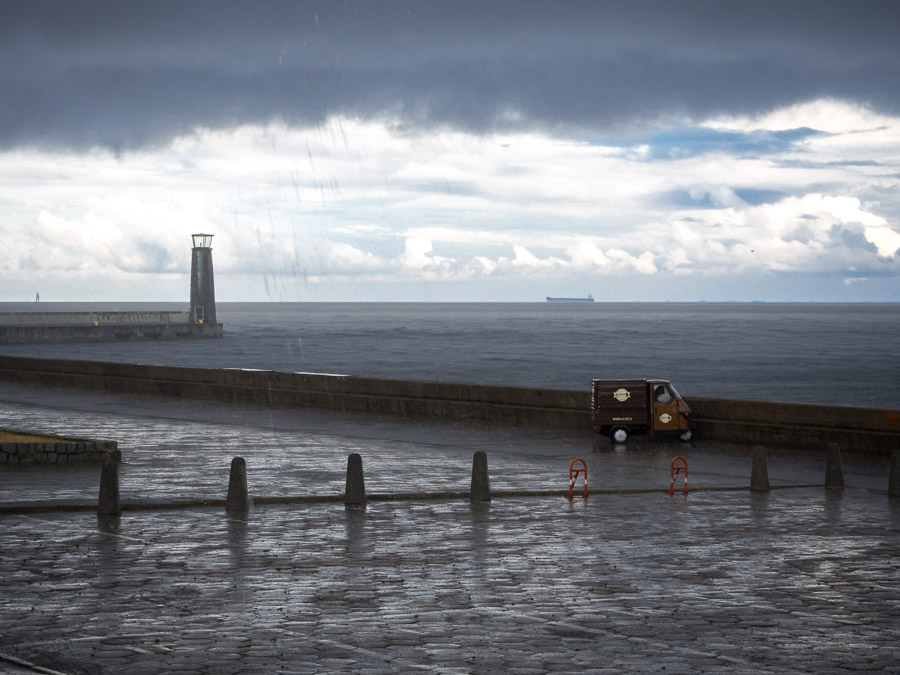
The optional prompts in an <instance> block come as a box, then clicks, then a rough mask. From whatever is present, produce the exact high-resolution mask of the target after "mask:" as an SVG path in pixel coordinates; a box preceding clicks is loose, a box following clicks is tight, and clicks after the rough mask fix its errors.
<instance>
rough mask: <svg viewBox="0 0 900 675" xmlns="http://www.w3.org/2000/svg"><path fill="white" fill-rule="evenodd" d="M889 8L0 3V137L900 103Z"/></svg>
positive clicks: (629, 122) (135, 141) (509, 123)
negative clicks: (335, 118) (339, 120)
mask: <svg viewBox="0 0 900 675" xmlns="http://www.w3.org/2000/svg"><path fill="white" fill-rule="evenodd" d="M898 17H900V3H897V2H894V1H893V0H890V1H887V2H881V1H869V2H862V3H857V2H833V1H832V2H829V1H826V0H813V1H805V0H804V1H802V2H801V1H794V2H792V1H790V0H786V1H782V2H779V3H769V2H756V1H754V2H720V1H719V0H715V1H702V2H698V1H689V2H677V1H663V2H647V1H643V2H641V1H630V2H624V1H623V2H551V1H549V0H548V1H546V2H521V1H515V2H484V1H479V2H440V3H437V2H352V1H349V2H322V3H308V2H255V3H248V2H220V1H216V2H189V1H181V0H179V1H178V2H165V1H159V0H156V1H153V2H121V1H119V0H114V1H108V2H89V1H78V0H74V1H71V2H40V1H37V2H36V1H24V2H20V1H17V0H6V1H5V2H3V3H0V147H11V146H16V145H23V144H26V145H27V144H39V145H51V146H52V145H61V146H69V147H90V146H94V145H102V146H108V147H112V148H128V147H136V146H142V145H148V144H154V143H157V142H164V141H166V140H168V139H169V138H171V137H172V136H173V135H175V134H178V133H182V132H185V131H190V130H191V129H194V128H196V127H228V126H232V125H235V124H239V123H242V122H269V121H285V122H287V123H290V124H295V125H309V124H315V123H317V122H320V121H322V120H323V119H325V118H326V117H328V116H329V115H332V114H336V113H340V114H347V115H353V116H360V117H363V118H378V117H389V118H391V119H396V120H398V121H399V123H400V124H401V125H407V126H410V127H421V126H425V127H428V126H437V125H448V126H453V127H457V128H462V129H467V130H473V131H486V130H493V129H502V128H563V129H572V130H579V129H580V130H591V131H594V132H598V131H600V132H603V133H622V132H629V131H632V130H636V129H641V127H642V126H644V125H648V124H649V125H651V126H652V125H653V124H654V123H659V122H671V121H672V120H676V121H682V122H684V121H689V120H691V119H699V118H702V117H704V116H706V115H710V114H715V113H753V112H762V111H766V110H769V109H771V108H773V107H776V106H780V105H785V104H790V103H793V102H797V101H804V100H809V99H811V98H815V97H820V96H830V97H838V98H847V99H852V100H857V101H860V102H864V103H866V104H868V105H871V106H873V107H875V108H876V109H878V110H882V111H885V112H889V113H898V112H900V89H898V87H897V86H896V83H897V82H898V81H900V40H897V39H896V32H897V28H898V26H900V21H898Z"/></svg>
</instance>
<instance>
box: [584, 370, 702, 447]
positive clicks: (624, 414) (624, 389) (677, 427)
mask: <svg viewBox="0 0 900 675" xmlns="http://www.w3.org/2000/svg"><path fill="white" fill-rule="evenodd" d="M591 417H592V419H593V423H594V431H596V432H597V433H599V434H602V435H604V436H608V437H609V438H610V439H612V441H613V442H615V443H624V442H625V441H627V440H628V437H629V436H631V435H632V434H641V435H646V436H660V437H671V438H677V439H679V440H681V441H689V440H691V437H692V435H693V428H692V423H691V409H690V406H688V404H687V403H685V402H684V399H683V398H681V395H680V394H679V393H678V392H677V391H676V389H675V387H673V386H672V383H671V382H669V381H668V380H593V381H592V384H591Z"/></svg>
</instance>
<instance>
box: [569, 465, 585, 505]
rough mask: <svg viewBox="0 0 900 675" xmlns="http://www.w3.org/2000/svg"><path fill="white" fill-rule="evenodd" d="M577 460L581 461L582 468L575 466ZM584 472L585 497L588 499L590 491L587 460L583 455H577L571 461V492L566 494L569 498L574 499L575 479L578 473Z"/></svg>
mask: <svg viewBox="0 0 900 675" xmlns="http://www.w3.org/2000/svg"><path fill="white" fill-rule="evenodd" d="M575 462H581V468H580V469H576V468H575ZM582 471H583V472H584V498H585V499H587V496H588V491H587V462H585V461H584V460H583V459H581V457H576V458H575V459H573V460H572V461H571V462H570V463H569V494H567V495H566V497H568V498H569V499H572V493H573V492H574V490H575V481H576V480H577V479H578V474H579V473H581V472H582Z"/></svg>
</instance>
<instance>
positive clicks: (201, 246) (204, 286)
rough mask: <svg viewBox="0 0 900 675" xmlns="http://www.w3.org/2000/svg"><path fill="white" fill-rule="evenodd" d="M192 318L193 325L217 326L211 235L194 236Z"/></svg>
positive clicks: (192, 253) (192, 254)
mask: <svg viewBox="0 0 900 675" xmlns="http://www.w3.org/2000/svg"><path fill="white" fill-rule="evenodd" d="M191 237H192V238H193V240H194V248H193V250H192V252H191V318H190V320H191V321H192V322H193V323H202V324H213V325H215V324H216V289H215V284H214V282H213V262H212V238H213V235H211V234H192V235H191Z"/></svg>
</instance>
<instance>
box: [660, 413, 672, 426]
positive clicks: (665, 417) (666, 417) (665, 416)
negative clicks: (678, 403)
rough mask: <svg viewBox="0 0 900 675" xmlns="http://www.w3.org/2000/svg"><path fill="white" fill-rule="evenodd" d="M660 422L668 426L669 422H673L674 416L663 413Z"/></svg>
mask: <svg viewBox="0 0 900 675" xmlns="http://www.w3.org/2000/svg"><path fill="white" fill-rule="evenodd" d="M659 421H660V422H662V423H663V424H668V423H669V422H671V421H672V416H671V415H670V414H669V413H663V414H662V415H660V416H659Z"/></svg>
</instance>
